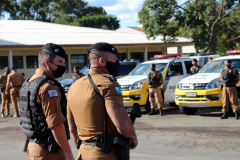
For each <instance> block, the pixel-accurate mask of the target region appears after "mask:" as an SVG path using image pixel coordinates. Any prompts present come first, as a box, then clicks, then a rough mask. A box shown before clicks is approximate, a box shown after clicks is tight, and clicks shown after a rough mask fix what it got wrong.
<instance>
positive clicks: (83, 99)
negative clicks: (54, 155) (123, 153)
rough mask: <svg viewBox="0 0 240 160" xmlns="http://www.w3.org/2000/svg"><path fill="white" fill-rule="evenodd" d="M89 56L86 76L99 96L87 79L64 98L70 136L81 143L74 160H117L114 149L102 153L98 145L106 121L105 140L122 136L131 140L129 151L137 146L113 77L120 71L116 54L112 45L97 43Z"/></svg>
mask: <svg viewBox="0 0 240 160" xmlns="http://www.w3.org/2000/svg"><path fill="white" fill-rule="evenodd" d="M88 53H89V59H90V64H91V69H90V71H89V75H90V76H91V78H92V80H93V82H94V83H95V85H96V87H97V88H98V90H99V92H100V95H98V94H97V93H96V92H95V91H94V89H93V87H92V85H91V83H90V80H89V78H88V76H84V77H82V78H81V79H80V80H78V81H76V82H75V83H73V84H72V85H71V87H70V89H69V91H68V94H67V100H68V108H67V109H68V110H67V111H68V112H67V113H68V114H67V118H68V122H69V128H70V132H71V134H72V137H74V138H73V140H74V143H75V144H77V136H79V138H80V139H81V140H82V144H81V146H80V149H79V152H78V156H77V159H78V160H90V159H94V160H116V157H115V155H114V151H113V149H111V150H110V153H105V152H103V147H102V145H101V143H100V142H101V140H103V139H102V138H101V135H102V134H103V133H105V132H104V119H105V118H106V117H108V129H106V130H107V132H108V136H109V135H113V136H115V137H120V135H122V136H124V137H127V138H130V139H132V142H133V146H132V149H133V148H135V147H136V146H137V144H138V140H137V136H136V133H135V130H134V128H133V125H132V123H131V120H130V118H129V117H128V114H127V112H126V110H125V108H124V106H123V97H122V92H121V88H120V86H119V84H118V83H117V81H116V79H115V77H114V76H116V75H117V72H118V69H119V67H120V65H119V61H118V51H117V49H116V48H115V47H114V46H112V45H111V44H108V43H104V42H99V43H96V44H94V45H92V46H91V47H90V48H89V50H88ZM101 97H102V98H101ZM106 113H107V115H108V116H106Z"/></svg>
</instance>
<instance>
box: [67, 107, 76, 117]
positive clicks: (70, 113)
mask: <svg viewBox="0 0 240 160" xmlns="http://www.w3.org/2000/svg"><path fill="white" fill-rule="evenodd" d="M67 119H74V118H73V114H72V111H71V109H70V104H69V103H68V104H67Z"/></svg>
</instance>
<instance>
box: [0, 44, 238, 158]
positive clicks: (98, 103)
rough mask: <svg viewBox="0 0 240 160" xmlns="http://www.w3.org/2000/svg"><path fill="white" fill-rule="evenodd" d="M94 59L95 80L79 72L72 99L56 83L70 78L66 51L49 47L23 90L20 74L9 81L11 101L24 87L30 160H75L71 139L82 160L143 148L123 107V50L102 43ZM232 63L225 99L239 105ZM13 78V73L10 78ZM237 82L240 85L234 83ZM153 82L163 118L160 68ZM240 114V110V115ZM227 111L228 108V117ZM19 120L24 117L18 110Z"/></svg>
mask: <svg viewBox="0 0 240 160" xmlns="http://www.w3.org/2000/svg"><path fill="white" fill-rule="evenodd" d="M88 55H89V61H90V66H91V68H90V71H89V74H88V75H87V76H81V75H79V72H78V71H76V72H75V73H76V75H75V76H76V81H75V82H74V83H73V84H72V85H71V87H70V88H69V91H68V93H67V97H65V93H64V89H63V88H62V86H61V84H60V83H59V82H58V81H57V80H55V78H59V77H61V76H62V75H63V74H64V72H65V61H66V60H67V54H66V53H65V50H64V49H63V48H62V47H61V46H59V45H56V44H53V43H47V44H46V45H44V46H43V47H42V50H41V51H40V52H39V55H38V64H39V68H37V69H36V71H35V74H34V75H33V76H31V77H30V78H28V79H27V80H26V81H24V83H23V79H22V80H21V81H20V82H21V83H19V84H15V83H13V81H11V79H12V80H13V79H15V77H13V75H15V74H14V73H15V72H14V71H13V73H11V74H12V75H11V74H10V75H8V78H7V83H6V88H5V92H2V93H4V94H6V95H8V92H9V90H8V88H9V86H10V85H11V86H12V88H13V89H14V90H12V91H11V90H10V92H11V93H10V95H14V94H15V92H18V91H19V90H20V85H21V86H22V87H21V90H20V93H19V94H20V113H21V125H22V128H23V132H24V134H25V135H26V137H27V138H26V144H25V151H26V152H27V155H28V159H29V160H38V159H39V160H49V159H51V160H65V159H67V160H73V159H74V157H73V154H72V150H71V148H70V146H69V143H68V139H69V138H70V135H71V137H72V139H73V142H74V144H75V145H76V148H78V155H77V159H78V160H128V158H129V149H134V148H136V147H137V145H138V139H137V136H136V133H135V130H134V127H133V124H132V122H131V120H130V118H129V117H128V114H127V112H126V110H125V107H124V105H123V97H122V91H121V87H120V85H119V84H118V82H117V81H116V79H115V77H114V76H116V75H117V73H118V70H119V67H120V64H119V61H118V51H117V49H116V48H115V47H114V46H113V45H111V44H108V43H105V42H99V43H96V44H94V45H92V46H91V47H90V48H89V49H88ZM229 63H230V61H226V63H225V65H226V67H225V68H224V69H223V70H222V71H221V75H222V77H221V79H222V82H223V84H225V85H224V86H223V94H224V93H225V92H226V93H227V94H228V96H226V97H225V100H229V99H228V97H229V95H230V101H231V102H234V103H233V104H235V99H234V98H232V97H231V95H232V96H233V93H232V91H233V90H234V88H231V87H234V86H235V85H236V83H237V81H238V76H237V75H238V74H237V72H236V70H235V69H234V68H231V67H229ZM230 64H231V63H230ZM75 69H76V70H77V69H78V68H75ZM7 74H8V70H6V73H4V76H5V77H6V76H7ZM17 75H18V74H16V77H17ZM19 77H21V76H19ZM80 77H81V78H80ZM78 78H79V79H78ZM231 78H236V81H233V80H229V79H231ZM4 79H5V81H6V78H3V77H2V76H1V81H3V80H4ZM148 81H149V83H148V84H149V96H150V97H149V99H150V102H151V108H152V109H153V108H155V99H154V98H155V97H157V98H158V99H157V103H158V108H159V112H160V115H161V112H162V107H163V100H162V96H159V95H161V89H160V86H161V84H162V83H163V80H162V75H161V73H159V72H157V71H156V65H154V64H152V65H151V72H150V73H149V74H148ZM154 81H157V82H154ZM22 83H23V84H22ZM224 87H226V89H225V88H224ZM229 87H230V89H229ZM3 88H4V87H3ZM225 90H226V91H225ZM4 102H5V101H4ZM13 103H15V102H14V100H13ZM15 108H16V107H15ZM238 110H239V109H238V106H236V107H235V109H234V111H236V112H238ZM227 111H228V110H227V105H226V104H225V106H224V113H225V112H227ZM7 114H9V112H7ZM15 114H16V116H19V113H18V112H17V109H16V113H15ZM149 114H150V113H149ZM225 115H226V114H225ZM225 118H226V116H225ZM66 119H67V120H66ZM79 142H81V143H79ZM127 154H128V155H127Z"/></svg>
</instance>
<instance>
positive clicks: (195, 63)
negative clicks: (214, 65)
mask: <svg viewBox="0 0 240 160" xmlns="http://www.w3.org/2000/svg"><path fill="white" fill-rule="evenodd" d="M192 65H193V66H192V67H191V68H190V74H191V75H193V74H196V73H198V72H199V71H200V70H201V66H199V65H198V61H197V60H196V59H193V60H192Z"/></svg>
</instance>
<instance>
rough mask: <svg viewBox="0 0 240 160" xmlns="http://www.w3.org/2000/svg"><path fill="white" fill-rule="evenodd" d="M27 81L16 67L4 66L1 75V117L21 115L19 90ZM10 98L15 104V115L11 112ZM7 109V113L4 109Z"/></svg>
mask: <svg viewBox="0 0 240 160" xmlns="http://www.w3.org/2000/svg"><path fill="white" fill-rule="evenodd" d="M24 81H25V78H24V75H23V74H22V73H18V72H17V68H16V67H12V68H11V73H10V69H9V68H8V67H5V68H4V73H3V74H2V75H0V85H1V96H2V104H1V117H2V118H5V117H14V118H18V117H20V107H19V90H20V88H21V86H22V84H23V82H24ZM10 100H11V101H12V104H13V109H14V115H11V114H10ZM5 109H6V114H4V111H5Z"/></svg>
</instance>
